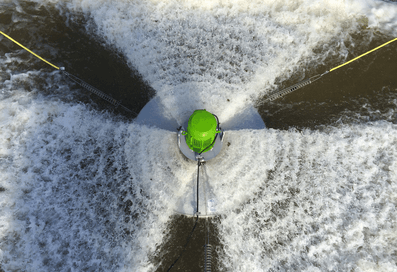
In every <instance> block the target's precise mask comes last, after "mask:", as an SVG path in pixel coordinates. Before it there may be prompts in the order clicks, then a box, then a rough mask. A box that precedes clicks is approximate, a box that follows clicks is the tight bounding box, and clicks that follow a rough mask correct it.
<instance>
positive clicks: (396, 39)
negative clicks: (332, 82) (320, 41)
mask: <svg viewBox="0 0 397 272" xmlns="http://www.w3.org/2000/svg"><path fill="white" fill-rule="evenodd" d="M394 41H397V38H395V39H393V40H391V41H388V42H387V43H384V44H382V45H381V46H378V47H376V48H375V49H372V50H371V51H368V52H367V53H364V54H362V55H360V56H358V57H357V58H354V59H352V60H350V61H348V62H345V63H343V64H342V65H339V66H337V67H335V68H332V69H331V70H329V71H330V72H332V71H333V70H336V69H338V68H340V67H342V66H345V65H346V64H349V63H350V62H353V61H355V60H356V59H359V58H361V57H362V56H365V55H367V54H369V53H371V52H373V51H375V50H378V49H379V48H381V47H383V46H385V45H386V44H389V43H391V42H394Z"/></svg>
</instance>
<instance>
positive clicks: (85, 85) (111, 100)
mask: <svg viewBox="0 0 397 272" xmlns="http://www.w3.org/2000/svg"><path fill="white" fill-rule="evenodd" d="M64 69H65V68H63V67H61V68H60V70H61V73H62V74H64V75H65V76H67V77H68V78H69V79H70V80H72V81H73V82H75V83H77V84H78V85H80V86H81V87H83V88H84V89H86V90H87V91H90V92H91V93H93V94H95V95H97V96H99V97H100V98H102V99H103V100H105V101H107V102H109V103H110V104H112V105H113V106H115V107H116V108H117V107H119V106H120V107H121V108H123V109H124V110H125V111H128V112H131V113H135V112H134V111H132V110H130V109H128V108H127V107H125V106H123V105H121V101H117V100H116V99H114V98H113V97H111V96H110V95H107V94H105V93H104V92H101V91H100V90H98V89H97V88H95V87H93V86H91V85H90V84H88V83H87V82H85V81H83V80H81V79H80V78H78V77H76V76H74V75H72V74H69V73H68V72H66V71H65V70H64ZM135 114H136V113H135Z"/></svg>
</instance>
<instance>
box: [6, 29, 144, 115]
mask: <svg viewBox="0 0 397 272" xmlns="http://www.w3.org/2000/svg"><path fill="white" fill-rule="evenodd" d="M0 34H2V35H3V36H4V37H6V38H8V39H9V40H10V41H12V42H14V43H16V44H17V45H19V46H20V47H22V48H23V49H25V50H26V51H28V52H29V53H31V54H32V55H33V56H35V57H37V58H39V59H40V60H42V61H44V62H45V63H47V64H49V65H51V66H52V67H54V68H55V69H57V70H59V71H60V72H61V73H62V74H63V75H65V76H67V77H68V78H69V79H70V80H72V81H73V82H75V83H77V84H78V85H80V86H81V87H83V88H84V89H86V90H87V91H89V92H91V93H93V94H95V95H97V96H99V97H100V98H102V99H103V100H105V101H107V102H109V103H110V104H112V105H113V106H115V107H116V108H117V107H121V108H122V109H124V110H125V111H127V112H130V113H134V114H135V115H138V114H137V113H136V112H134V111H132V110H130V109H129V108H127V107H125V106H123V105H121V101H117V100H116V99H114V98H113V97H111V96H110V95H108V94H105V93H104V92H101V91H100V90H98V89H97V88H95V87H93V86H91V85H90V84H88V83H87V82H85V81H84V80H82V79H80V78H78V77H77V76H74V75H72V74H70V73H68V72H66V71H65V68H64V67H58V66H56V65H54V64H52V63H51V62H49V61H47V60H45V59H44V58H42V57H40V56H39V55H37V54H36V53H34V52H33V51H31V50H29V49H28V48H27V47H25V46H23V45H22V44H20V43H19V42H17V41H16V40H14V39H13V38H11V37H10V36H8V35H7V34H5V33H4V32H2V31H0Z"/></svg>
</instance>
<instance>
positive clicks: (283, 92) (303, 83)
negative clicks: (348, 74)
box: [260, 38, 397, 104]
mask: <svg viewBox="0 0 397 272" xmlns="http://www.w3.org/2000/svg"><path fill="white" fill-rule="evenodd" d="M394 41H397V38H395V39H393V40H391V41H388V42H386V43H384V44H382V45H380V46H378V47H376V48H374V49H372V50H370V51H368V52H366V53H364V54H361V55H360V56H358V57H356V58H354V59H352V60H349V61H347V62H345V63H343V64H341V65H338V66H336V67H334V68H332V69H330V70H329V71H325V72H324V73H322V74H318V75H315V76H312V77H311V78H309V79H305V80H302V81H301V82H299V83H297V84H295V85H292V86H290V87H287V88H285V89H282V90H277V91H275V92H273V93H271V94H269V95H268V96H267V98H266V99H265V100H263V101H262V102H261V103H260V104H263V103H266V102H269V101H273V100H275V99H278V98H281V97H283V96H285V95H287V94H289V93H292V92H294V91H296V90H298V89H300V88H302V87H305V86H307V85H309V84H311V83H313V82H314V81H316V80H319V79H320V78H321V77H322V76H323V75H325V74H328V73H329V72H332V71H335V70H336V69H338V68H341V67H342V66H345V65H347V64H349V63H351V62H353V61H355V60H358V59H359V58H361V57H363V56H365V55H368V54H369V53H371V52H374V51H375V50H378V49H379V48H381V47H383V46H385V45H387V44H389V43H392V42H394Z"/></svg>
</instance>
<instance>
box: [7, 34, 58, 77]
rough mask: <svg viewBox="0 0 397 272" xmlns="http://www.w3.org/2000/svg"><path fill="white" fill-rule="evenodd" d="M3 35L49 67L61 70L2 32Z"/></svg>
mask: <svg viewBox="0 0 397 272" xmlns="http://www.w3.org/2000/svg"><path fill="white" fill-rule="evenodd" d="M0 33H1V34H3V35H4V36H5V37H6V38H8V39H10V40H11V41H13V42H14V43H16V44H17V45H19V46H20V47H22V48H23V49H25V50H26V51H28V52H29V53H31V54H32V55H34V56H36V57H37V58H39V59H41V60H42V61H44V62H46V63H48V64H49V65H51V66H52V67H54V68H55V69H58V70H59V67H58V66H55V65H54V64H52V63H50V62H48V61H46V60H45V59H43V58H42V57H40V56H39V55H37V54H35V53H33V52H32V51H30V50H29V49H27V48H26V47H25V46H23V45H22V44H20V43H19V42H17V41H16V40H14V39H13V38H11V37H10V36H8V35H6V34H4V33H3V32H1V31H0Z"/></svg>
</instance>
